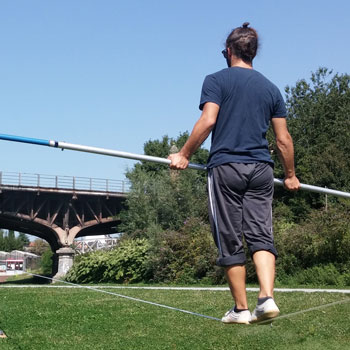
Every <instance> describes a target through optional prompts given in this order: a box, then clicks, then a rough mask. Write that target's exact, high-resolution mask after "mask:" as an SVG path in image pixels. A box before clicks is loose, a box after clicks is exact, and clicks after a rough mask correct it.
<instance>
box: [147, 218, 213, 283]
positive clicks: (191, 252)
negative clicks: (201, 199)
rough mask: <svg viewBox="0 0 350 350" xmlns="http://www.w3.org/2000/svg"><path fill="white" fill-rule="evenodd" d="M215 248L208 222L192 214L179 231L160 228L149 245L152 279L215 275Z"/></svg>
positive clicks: (189, 280) (185, 279)
mask: <svg viewBox="0 0 350 350" xmlns="http://www.w3.org/2000/svg"><path fill="white" fill-rule="evenodd" d="M216 255H217V250H216V247H215V244H214V241H213V238H212V236H211V233H210V227H209V225H208V224H206V223H203V222H201V220H200V219H196V218H191V219H189V220H188V221H186V222H185V223H184V225H183V227H182V228H181V229H180V230H178V231H172V230H168V231H163V232H162V233H160V234H159V235H158V241H157V242H154V246H153V247H152V256H151V258H150V260H149V262H148V269H149V272H150V275H151V276H152V279H151V280H152V281H153V282H175V283H196V282H198V281H199V280H201V279H202V278H206V281H208V279H211V277H215V275H216V273H217V271H216V270H215V258H216Z"/></svg>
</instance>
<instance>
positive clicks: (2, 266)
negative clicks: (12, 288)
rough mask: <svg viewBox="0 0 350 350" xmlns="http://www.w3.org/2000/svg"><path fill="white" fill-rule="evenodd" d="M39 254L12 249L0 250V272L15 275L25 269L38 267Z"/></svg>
mask: <svg viewBox="0 0 350 350" xmlns="http://www.w3.org/2000/svg"><path fill="white" fill-rule="evenodd" d="M39 263H40V256H38V255H35V254H32V253H28V252H22V251H20V250H13V251H12V252H3V251H0V273H2V274H6V275H17V274H21V273H23V272H25V271H26V270H27V269H36V268H38V267H39Z"/></svg>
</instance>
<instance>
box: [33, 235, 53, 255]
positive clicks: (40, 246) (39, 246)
mask: <svg viewBox="0 0 350 350" xmlns="http://www.w3.org/2000/svg"><path fill="white" fill-rule="evenodd" d="M49 248H50V246H49V244H48V243H47V242H46V241H44V240H43V239H40V238H37V239H36V240H35V241H34V242H32V244H31V245H30V246H29V248H28V251H29V252H30V253H32V254H36V255H40V256H41V255H42V254H44V252H46V251H47V250H48V249H49Z"/></svg>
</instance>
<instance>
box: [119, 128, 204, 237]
mask: <svg viewBox="0 0 350 350" xmlns="http://www.w3.org/2000/svg"><path fill="white" fill-rule="evenodd" d="M187 138H188V133H183V134H181V135H180V136H179V137H178V138H177V139H176V140H173V139H170V138H169V137H167V136H164V137H163V139H162V140H160V141H159V140H155V141H148V142H147V143H146V144H145V146H144V151H145V153H146V154H148V155H153V156H158V157H163V158H165V157H167V155H169V153H170V149H171V147H172V146H176V147H177V149H180V148H181V147H182V146H183V145H184V143H185V142H186V140H187ZM207 158H208V151H207V150H205V149H202V148H200V149H199V150H198V151H197V152H196V153H195V154H194V155H193V157H192V161H193V162H196V163H202V164H203V163H205V162H206V160H207ZM126 176H127V177H128V179H129V180H130V181H131V191H130V193H129V195H128V198H127V201H126V204H127V209H126V210H124V211H123V212H122V213H121V218H122V222H123V224H122V227H121V229H122V231H123V232H126V233H127V234H129V235H139V234H140V235H142V236H143V237H144V236H145V235H146V236H153V235H154V233H155V232H158V231H161V230H167V229H172V230H177V229H179V228H180V227H181V226H183V225H184V223H185V221H186V220H187V219H188V218H190V217H199V218H202V219H204V220H206V219H207V199H206V186H205V184H206V173H205V172H200V171H193V170H190V169H189V170H186V171H182V172H179V171H174V170H170V169H169V167H168V166H167V165H162V164H155V163H150V162H142V163H139V164H136V165H135V166H134V168H133V169H132V170H131V171H129V172H128V173H127V174H126Z"/></svg>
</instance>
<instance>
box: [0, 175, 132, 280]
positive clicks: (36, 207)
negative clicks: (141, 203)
mask: <svg viewBox="0 0 350 350" xmlns="http://www.w3.org/2000/svg"><path fill="white" fill-rule="evenodd" d="M128 191H129V183H128V182H127V181H121V180H110V179H96V178H87V177H73V176H52V175H42V174H27V173H13V172H0V228H3V229H9V230H15V231H19V232H23V233H28V234H31V235H34V236H37V237H40V238H42V239H45V240H46V241H47V242H48V243H49V244H50V246H51V249H52V250H53V251H54V252H56V253H57V254H56V255H57V257H56V258H57V259H56V260H57V261H56V262H57V266H56V267H55V270H57V271H58V272H59V273H60V274H62V275H63V274H65V273H66V272H67V270H68V269H69V267H70V266H71V264H72V262H73V255H74V251H73V250H72V249H71V246H72V245H73V241H74V239H75V238H78V237H83V236H90V235H106V234H111V233H116V232H118V225H119V224H120V218H119V213H120V211H121V209H122V207H123V203H124V201H125V198H126V196H127V192H128Z"/></svg>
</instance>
